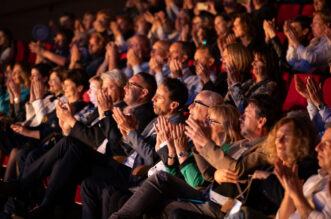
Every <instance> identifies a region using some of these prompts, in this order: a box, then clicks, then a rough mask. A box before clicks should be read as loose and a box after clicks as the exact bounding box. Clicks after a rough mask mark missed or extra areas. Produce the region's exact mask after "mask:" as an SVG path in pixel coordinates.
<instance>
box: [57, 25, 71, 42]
mask: <svg viewBox="0 0 331 219" xmlns="http://www.w3.org/2000/svg"><path fill="white" fill-rule="evenodd" d="M57 34H60V35H62V36H64V37H65V39H66V40H65V41H66V42H65V44H66V45H69V44H70V42H71V40H72V38H73V37H74V32H73V31H72V30H70V29H66V28H60V29H59V30H58V31H57Z"/></svg>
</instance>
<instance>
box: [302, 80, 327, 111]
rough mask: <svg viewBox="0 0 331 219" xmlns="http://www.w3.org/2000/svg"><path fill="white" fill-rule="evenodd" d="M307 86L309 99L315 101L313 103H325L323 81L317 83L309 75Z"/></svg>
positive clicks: (317, 104) (316, 104)
mask: <svg viewBox="0 0 331 219" xmlns="http://www.w3.org/2000/svg"><path fill="white" fill-rule="evenodd" d="M306 88H307V93H308V96H309V99H310V100H311V101H312V102H313V104H314V105H315V106H316V107H318V106H319V105H321V104H323V103H324V99H323V90H322V83H320V84H319V85H317V84H316V82H315V80H314V79H313V78H311V77H308V78H307V84H306Z"/></svg>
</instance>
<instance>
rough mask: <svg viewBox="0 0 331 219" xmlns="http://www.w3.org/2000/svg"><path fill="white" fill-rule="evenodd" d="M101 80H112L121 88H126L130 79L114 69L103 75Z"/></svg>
mask: <svg viewBox="0 0 331 219" xmlns="http://www.w3.org/2000/svg"><path fill="white" fill-rule="evenodd" d="M101 79H102V80H105V79H112V80H114V81H115V83H116V84H117V86H119V87H124V86H125V85H126V83H127V81H128V78H127V77H126V75H125V74H124V73H123V72H122V71H120V70H118V69H113V70H111V71H108V72H104V73H102V74H101Z"/></svg>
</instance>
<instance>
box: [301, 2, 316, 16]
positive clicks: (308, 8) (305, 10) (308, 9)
mask: <svg viewBox="0 0 331 219" xmlns="http://www.w3.org/2000/svg"><path fill="white" fill-rule="evenodd" d="M313 13H314V5H313V4H306V5H303V6H302V10H301V15H304V16H307V17H313Z"/></svg>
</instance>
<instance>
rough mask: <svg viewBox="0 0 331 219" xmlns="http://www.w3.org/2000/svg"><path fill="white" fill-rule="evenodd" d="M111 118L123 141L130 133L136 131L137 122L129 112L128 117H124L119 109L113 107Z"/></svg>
mask: <svg viewBox="0 0 331 219" xmlns="http://www.w3.org/2000/svg"><path fill="white" fill-rule="evenodd" d="M113 118H114V120H115V122H116V123H117V127H118V128H119V130H120V132H121V134H122V137H123V139H125V138H126V136H127V135H128V133H129V132H130V131H132V130H135V129H138V122H137V120H136V117H135V116H134V114H133V113H132V112H130V115H125V114H124V113H123V112H122V110H121V109H120V108H119V107H114V109H113Z"/></svg>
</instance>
